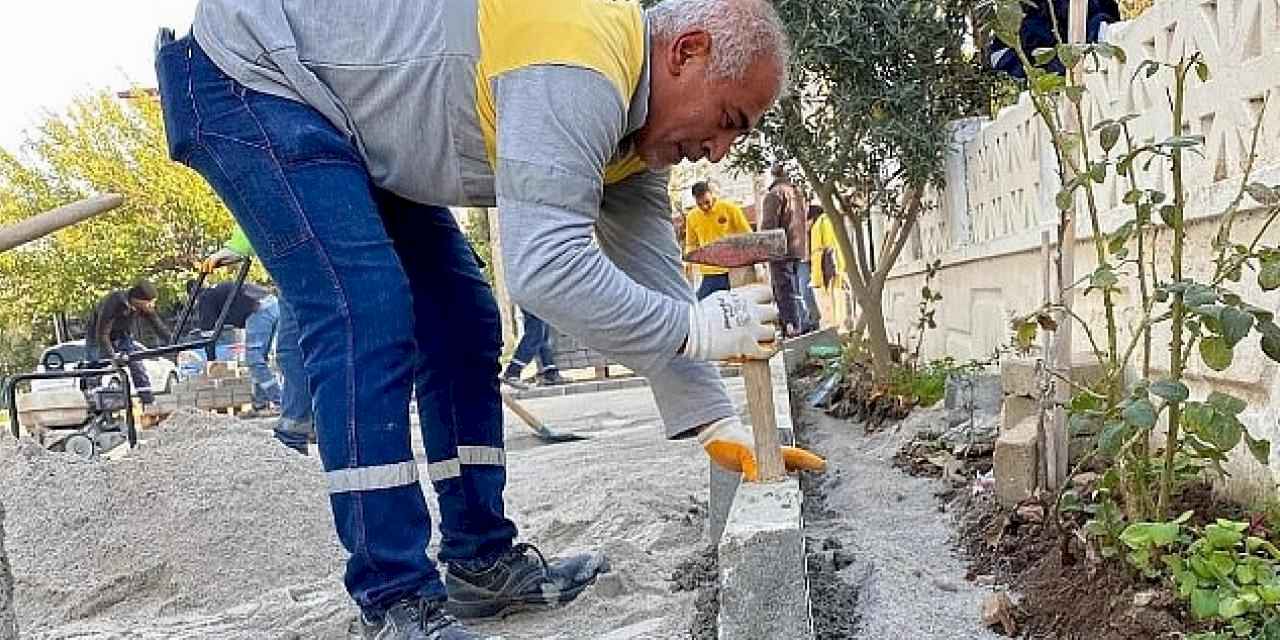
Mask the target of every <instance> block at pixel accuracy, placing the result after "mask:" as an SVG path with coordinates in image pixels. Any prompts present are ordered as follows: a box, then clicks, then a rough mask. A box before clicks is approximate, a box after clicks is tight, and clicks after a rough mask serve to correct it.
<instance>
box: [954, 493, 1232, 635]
mask: <svg viewBox="0 0 1280 640" xmlns="http://www.w3.org/2000/svg"><path fill="white" fill-rule="evenodd" d="M1031 504H1033V505H1035V506H1039V505H1038V504H1035V503H1031ZM1023 507H1024V508H1023V510H1022V513H1023V514H1026V513H1030V514H1032V515H1033V516H1034V514H1035V513H1036V510H1035V509H1032V508H1027V505H1023ZM946 508H947V510H948V511H951V512H952V513H953V514H955V517H956V521H957V523H958V525H959V530H958V539H957V542H958V544H959V546H960V548H961V549H962V550H963V551H964V553H965V555H966V556H967V557H968V558H969V570H968V573H967V575H966V579H967V580H969V581H972V582H975V583H979V584H997V585H1004V586H1005V587H1006V588H1007V589H1009V591H1010V592H1011V593H1014V594H1017V597H1015V598H1014V601H1015V602H1016V606H1015V611H1014V618H1015V620H1016V622H1017V625H1018V633H1017V637H1019V638H1026V639H1030V640H1077V639H1078V640H1086V639H1087V640H1139V639H1141V640H1165V639H1173V638H1181V637H1183V636H1184V635H1185V634H1186V633H1189V632H1193V631H1201V630H1204V626H1203V625H1198V624H1196V623H1195V622H1194V621H1192V620H1190V619H1188V617H1187V616H1186V614H1185V607H1184V605H1183V604H1182V603H1180V602H1178V601H1177V599H1176V597H1175V595H1174V594H1173V593H1172V592H1171V591H1170V590H1169V589H1167V588H1166V587H1165V585H1163V584H1161V583H1160V582H1158V581H1151V580H1148V579H1146V578H1144V577H1142V576H1141V575H1140V574H1138V573H1137V572H1135V571H1133V570H1131V569H1130V568H1129V567H1128V566H1127V565H1126V564H1124V563H1123V562H1122V561H1107V562H1098V561H1095V560H1090V559H1088V558H1087V554H1086V553H1085V549H1084V548H1083V546H1082V545H1081V544H1080V543H1079V542H1078V539H1076V538H1075V537H1074V536H1073V537H1072V539H1071V544H1070V545H1069V547H1068V552H1069V553H1068V557H1067V562H1066V563H1064V562H1063V557H1064V556H1063V545H1062V544H1061V538H1060V537H1059V536H1058V534H1057V533H1056V532H1053V531H1050V530H1048V529H1047V528H1046V527H1045V526H1044V525H1043V524H1042V523H1041V522H1037V521H1035V518H1034V517H1033V518H1026V517H1023V516H1022V515H1021V514H1020V513H1019V512H1018V511H1014V512H1007V511H1004V510H1001V509H1000V508H999V506H998V505H997V503H996V501H995V499H994V497H993V496H992V495H991V493H989V492H983V493H977V494H974V493H972V492H970V493H965V494H962V495H960V496H959V497H957V498H956V499H954V500H953V501H952V502H951V503H950V504H948V505H947V507H946ZM1187 509H1194V510H1195V511H1196V514H1197V515H1196V518H1195V519H1196V520H1197V521H1202V522H1203V521H1209V520H1212V519H1213V518H1217V517H1226V518H1236V517H1240V515H1241V514H1242V513H1244V510H1243V509H1242V508H1240V507H1239V506H1238V505H1234V504H1231V503H1226V502H1222V501H1220V500H1217V499H1215V498H1214V497H1213V494H1212V490H1211V489H1210V488H1209V487H1208V486H1195V487H1191V488H1189V489H1187V490H1186V491H1185V492H1184V493H1183V494H1182V495H1181V496H1180V497H1179V500H1178V504H1177V506H1176V508H1175V511H1179V512H1181V511H1185V510H1187Z"/></svg>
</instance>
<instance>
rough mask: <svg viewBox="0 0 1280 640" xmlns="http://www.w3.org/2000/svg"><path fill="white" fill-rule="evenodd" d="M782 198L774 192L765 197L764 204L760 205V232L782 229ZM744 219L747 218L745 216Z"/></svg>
mask: <svg viewBox="0 0 1280 640" xmlns="http://www.w3.org/2000/svg"><path fill="white" fill-rule="evenodd" d="M783 204H784V202H783V200H782V198H779V197H778V194H776V193H774V192H773V191H772V190H770V191H769V193H767V194H765V196H764V203H762V204H761V205H760V230H761V231H767V230H769V229H779V228H781V227H782V210H783V209H784V207H783ZM743 217H744V218H745V217H746V216H743Z"/></svg>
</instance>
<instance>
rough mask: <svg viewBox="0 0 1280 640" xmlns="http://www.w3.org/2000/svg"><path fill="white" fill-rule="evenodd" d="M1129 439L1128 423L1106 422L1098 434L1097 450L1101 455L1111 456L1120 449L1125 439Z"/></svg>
mask: <svg viewBox="0 0 1280 640" xmlns="http://www.w3.org/2000/svg"><path fill="white" fill-rule="evenodd" d="M1128 439H1129V425H1128V424H1126V423H1124V422H1108V423H1107V424H1106V425H1104V426H1103V427H1102V433H1100V434H1098V450H1099V451H1101V452H1102V454H1103V455H1107V456H1113V455H1115V454H1116V453H1118V452H1119V451H1120V447H1121V446H1123V445H1124V442H1125V440H1128Z"/></svg>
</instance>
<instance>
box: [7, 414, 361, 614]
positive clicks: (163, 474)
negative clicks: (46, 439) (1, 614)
mask: <svg viewBox="0 0 1280 640" xmlns="http://www.w3.org/2000/svg"><path fill="white" fill-rule="evenodd" d="M0 502H3V503H4V504H5V506H6V508H7V509H8V521H7V523H6V525H7V532H8V539H7V542H8V549H9V554H10V559H11V561H12V563H13V573H14V577H15V579H16V582H15V607H16V611H17V614H18V621H19V624H20V626H21V627H22V628H23V630H24V633H25V634H28V635H38V634H39V633H40V631H41V630H42V629H49V628H53V627H58V626H59V625H66V624H69V623H81V624H84V623H89V622H92V621H94V620H103V621H109V625H108V626H112V625H119V626H123V627H125V628H129V627H130V626H131V624H132V623H137V624H139V625H143V624H150V623H152V622H154V621H155V620H157V619H160V618H173V617H178V616H185V617H186V618H188V619H191V617H192V616H197V617H198V616H199V615H201V614H214V613H219V612H223V611H225V610H228V609H232V608H235V607H237V606H238V605H243V604H244V603H245V602H248V601H250V600H259V599H264V600H263V601H265V600H270V599H271V593H272V592H275V591H280V592H281V593H280V594H278V595H280V597H281V598H283V599H284V600H287V601H290V602H297V601H300V600H306V599H307V598H308V594H310V593H314V592H318V591H333V590H334V589H336V590H337V591H338V592H340V591H341V583H340V576H341V573H340V572H341V569H342V555H341V550H340V547H339V546H338V544H337V540H336V537H335V535H334V533H333V526H332V523H331V518H330V515H329V513H328V510H327V509H325V508H324V507H325V505H326V503H327V490H326V487H325V481H324V477H323V474H322V473H321V472H320V468H319V464H318V461H317V460H315V459H314V458H304V457H301V456H298V455H297V454H295V453H292V452H290V451H289V450H288V449H286V448H285V447H283V446H281V445H280V444H278V443H277V442H276V441H275V439H274V438H273V437H272V436H271V433H270V431H268V430H266V429H264V428H262V427H261V426H254V425H252V424H251V423H246V422H242V421H239V420H235V419H233V418H227V417H221V416H217V415H213V414H206V413H200V412H181V413H178V414H175V416H174V417H172V418H170V419H169V420H168V421H167V422H166V423H165V424H164V425H162V426H161V427H160V428H159V429H157V430H156V431H155V432H152V433H151V434H150V438H149V441H148V442H147V443H146V444H145V445H144V446H143V447H142V448H140V449H139V450H137V451H135V452H133V453H131V454H130V455H129V456H127V457H125V458H123V459H121V460H119V461H97V462H84V461H81V460H79V459H77V458H75V457H73V456H70V455H68V454H59V453H52V452H49V451H47V450H45V449H44V448H42V447H40V446H38V445H36V444H35V443H32V442H29V441H25V442H21V443H16V444H15V442H14V441H12V440H5V441H4V442H3V443H0ZM308 584H310V585H324V586H332V587H333V588H334V589H324V588H314V589H313V588H307V587H302V586H300V585H308ZM325 597H326V598H327V597H328V596H325ZM342 606H343V605H342V603H341V601H340V600H338V601H335V603H334V604H333V607H331V608H333V609H341V607H342ZM242 608H243V607H242ZM313 608H314V607H313ZM285 609H287V607H280V608H278V609H277V610H276V611H275V612H274V613H272V615H281V616H285V617H287V615H286V613H285ZM347 614H348V615H347V617H346V618H345V619H343V620H342V622H341V625H342V626H343V628H345V622H346V619H349V612H347ZM238 615H242V616H250V617H252V616H254V615H266V614H265V613H263V612H260V613H255V612H252V611H240V612H238ZM317 617H318V618H325V616H314V615H313V616H312V618H317ZM331 617H332V618H333V619H310V620H307V621H305V624H304V625H303V627H298V626H297V625H298V624H302V623H299V622H298V621H297V620H275V621H273V620H259V621H258V622H257V623H255V625H256V626H257V627H258V628H259V629H261V630H262V631H271V630H273V629H275V628H276V626H277V625H283V626H284V627H286V628H288V631H290V632H292V633H303V634H304V635H306V636H307V637H324V636H326V635H327V633H326V632H324V631H322V627H325V626H326V625H327V626H329V627H333V626H334V625H338V624H339V622H338V620H337V618H342V616H340V615H337V614H336V612H335V615H334V616H331ZM104 624H106V622H104ZM280 630H281V631H284V630H285V629H280ZM273 635H275V634H274V633H263V634H262V635H261V636H260V637H272V636H273Z"/></svg>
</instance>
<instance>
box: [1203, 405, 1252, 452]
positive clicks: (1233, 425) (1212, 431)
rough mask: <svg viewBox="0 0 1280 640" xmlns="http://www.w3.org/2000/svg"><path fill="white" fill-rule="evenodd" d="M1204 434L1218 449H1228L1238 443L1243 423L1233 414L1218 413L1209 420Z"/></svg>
mask: <svg viewBox="0 0 1280 640" xmlns="http://www.w3.org/2000/svg"><path fill="white" fill-rule="evenodd" d="M1205 435H1207V436H1208V437H1209V440H1210V442H1212V443H1213V446H1215V447H1217V448H1218V449H1219V450H1220V451H1223V452H1226V451H1230V450H1232V449H1234V448H1235V447H1236V445H1238V444H1240V438H1241V436H1243V435H1244V425H1242V424H1240V421H1239V420H1237V419H1236V418H1235V416H1228V415H1224V414H1221V413H1219V414H1217V415H1215V416H1213V420H1211V421H1210V422H1209V428H1208V429H1207V430H1206V432H1205Z"/></svg>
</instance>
